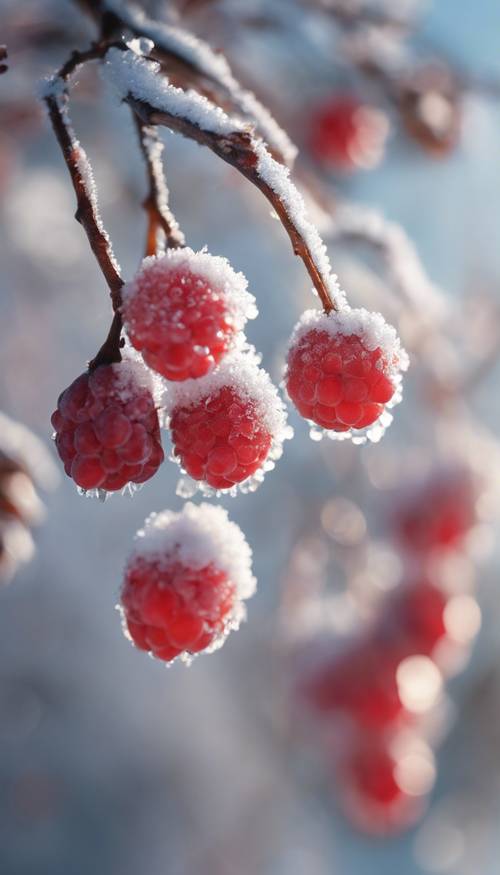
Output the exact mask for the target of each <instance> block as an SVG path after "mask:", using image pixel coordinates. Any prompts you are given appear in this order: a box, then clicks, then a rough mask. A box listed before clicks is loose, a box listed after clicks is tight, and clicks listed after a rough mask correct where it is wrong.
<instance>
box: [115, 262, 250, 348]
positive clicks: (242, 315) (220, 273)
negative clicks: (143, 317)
mask: <svg viewBox="0 0 500 875" xmlns="http://www.w3.org/2000/svg"><path fill="white" fill-rule="evenodd" d="M179 268H185V269H186V271H189V272H190V273H192V274H193V275H194V276H196V277H199V278H200V279H202V280H206V282H207V284H208V285H209V286H210V287H211V289H212V291H213V292H215V293H217V294H219V295H220V296H221V297H222V298H223V300H224V303H225V304H226V306H227V310H228V313H229V314H230V315H231V318H232V319H233V323H234V327H235V329H236V331H241V329H242V328H243V326H244V325H245V322H246V321H247V319H255V318H256V317H257V315H258V310H257V306H256V301H255V297H254V296H253V295H252V294H251V293H250V292H249V291H248V284H247V280H246V277H245V275H244V274H243V273H241V272H239V271H238V272H237V271H235V270H234V269H233V268H232V267H231V265H230V263H229V261H228V260H227V258H224V257H223V256H221V255H210V253H209V252H207V250H206V249H202V250H200V251H199V252H194V251H193V249H190V248H189V247H188V246H184V247H182V248H180V249H169V250H168V251H167V252H165V253H164V254H162V255H159V256H158V255H149V256H147V257H146V258H144V259H143V261H142V263H141V266H140V268H139V270H138V271H137V273H136V274H135V276H134V278H133V279H132V280H131V281H130V282H128V283H126V284H125V285H124V286H123V288H122V300H123V303H124V305H125V307H124V309H125V314H124V321H125V326H126V327H127V318H126V309H127V302H128V301H130V300H131V299H132V298H134V296H135V295H136V294H137V292H138V291H139V290H140V288H141V286H143V285H144V284H145V283H146V284H147V283H149V282H150V280H153V281H160V282H161V281H162V279H163V278H164V279H165V281H168V279H169V274H170V272H171V271H172V270H176V269H179Z"/></svg>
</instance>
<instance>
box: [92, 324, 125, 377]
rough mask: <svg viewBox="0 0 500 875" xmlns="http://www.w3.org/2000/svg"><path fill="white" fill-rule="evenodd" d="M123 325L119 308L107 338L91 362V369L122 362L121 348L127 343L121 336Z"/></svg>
mask: <svg viewBox="0 0 500 875" xmlns="http://www.w3.org/2000/svg"><path fill="white" fill-rule="evenodd" d="M122 327H123V322H122V317H121V313H120V312H119V311H118V310H117V311H116V312H115V313H114V315H113V321H112V322H111V326H110V329H109V331H108V336H107V337H106V340H105V341H104V343H103V345H102V346H101V348H100V350H99V352H98V353H97V355H96V356H95V358H93V359H92V361H90V362H89V365H88V369H89V371H94V370H95V369H96V368H98V367H99V366H100V365H112V364H114V363H115V362H121V360H122V356H121V352H120V350H121V348H122V346H123V345H124V343H125V341H124V340H123V339H122V337H121V333H122Z"/></svg>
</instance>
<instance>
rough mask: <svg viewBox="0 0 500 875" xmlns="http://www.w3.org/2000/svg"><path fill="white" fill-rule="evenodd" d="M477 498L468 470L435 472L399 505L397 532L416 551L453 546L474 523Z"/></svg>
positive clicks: (409, 547)
mask: <svg viewBox="0 0 500 875" xmlns="http://www.w3.org/2000/svg"><path fill="white" fill-rule="evenodd" d="M477 498H478V495H477V486H476V484H475V483H474V481H473V478H472V476H471V475H470V473H469V472H468V471H466V470H461V469H454V470H442V471H435V472H434V473H433V476H432V478H430V479H429V481H428V482H426V483H424V484H422V486H421V487H420V488H419V489H418V490H417V491H416V492H415V493H414V494H413V495H412V496H411V497H410V498H409V499H408V501H407V502H406V503H403V504H402V505H400V507H399V508H398V511H397V514H396V515H395V518H394V526H395V529H396V533H397V535H398V537H399V539H400V540H401V541H402V543H403V544H404V546H405V547H406V548H407V549H408V550H411V551H412V552H415V553H427V552H429V551H433V550H440V551H444V550H450V549H454V548H456V547H458V546H460V545H461V544H462V542H463V541H464V539H465V537H466V535H467V534H468V532H469V531H470V530H471V529H472V528H473V526H474V525H475V524H476V523H477V509H476V502H477Z"/></svg>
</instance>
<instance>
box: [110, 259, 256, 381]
mask: <svg viewBox="0 0 500 875" xmlns="http://www.w3.org/2000/svg"><path fill="white" fill-rule="evenodd" d="M122 297H123V305H122V314H123V318H124V323H125V326H126V329H127V332H128V335H129V338H130V341H131V343H132V344H133V346H134V347H135V348H136V349H137V350H139V351H140V352H141V353H142V355H143V357H144V360H145V362H146V363H147V364H148V365H149V366H150V367H151V368H153V370H155V371H157V372H158V373H160V374H162V375H163V376H164V377H166V378H167V379H168V380H187V379H191V378H192V379H195V378H197V377H201V376H203V375H204V374H207V373H208V372H209V371H210V370H211V369H212V368H213V367H214V365H215V364H217V363H218V362H219V361H220V360H221V358H223V356H224V355H225V354H226V352H227V351H228V349H229V348H230V347H231V346H232V345H233V343H234V340H235V337H236V335H237V334H238V332H240V331H241V329H242V328H243V326H244V324H245V322H246V320H247V319H253V318H254V317H255V316H256V313H257V311H256V308H255V299H254V297H253V295H250V294H249V292H248V291H247V282H246V279H245V277H244V276H243V274H242V273H236V272H235V271H234V270H233V269H232V267H231V266H230V264H229V262H228V261H227V260H226V259H225V258H220V257H217V256H213V255H209V254H208V253H207V252H193V251H192V250H191V249H188V248H185V249H177V250H169V251H168V252H167V253H166V254H165V255H162V256H159V257H156V256H150V257H148V258H145V259H144V261H143V262H142V266H141V268H140V270H139V271H138V273H137V274H136V276H135V277H134V279H133V280H132V281H131V282H130V283H128V284H127V285H126V286H125V287H124V289H123V293H122Z"/></svg>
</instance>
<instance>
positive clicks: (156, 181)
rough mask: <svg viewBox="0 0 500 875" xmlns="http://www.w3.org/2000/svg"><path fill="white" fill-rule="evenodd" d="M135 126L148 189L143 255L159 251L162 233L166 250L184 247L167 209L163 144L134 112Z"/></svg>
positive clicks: (180, 232)
mask: <svg viewBox="0 0 500 875" xmlns="http://www.w3.org/2000/svg"><path fill="white" fill-rule="evenodd" d="M133 116H134V121H135V124H136V127H137V133H138V137H139V145H140V148H141V152H142V155H143V158H144V161H145V164H146V173H147V178H148V185H149V190H148V194H147V196H146V199H145V200H144V202H143V207H144V209H145V210H146V214H147V217H148V230H147V237H146V250H145V254H146V255H156V254H157V253H158V252H159V251H161V249H162V247H161V243H160V241H159V232H160V231H162V232H163V234H164V237H165V241H166V245H167V247H168V248H169V249H178V248H179V247H180V246H184V243H185V240H184V234H183V233H182V231H180V229H179V226H178V224H177V221H176V219H175V216H174V215H173V213H172V212H171V210H170V209H169V206H168V188H167V183H166V179H165V174H164V171H163V165H162V160H161V155H162V152H163V143H162V142H161V140H160V138H159V136H158V132H157V130H156V128H154V127H151V126H149V125H146V124H144V122H143V121H142V120H141V119H140V118H139V116H138V115H136V114H135V113H133Z"/></svg>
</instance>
